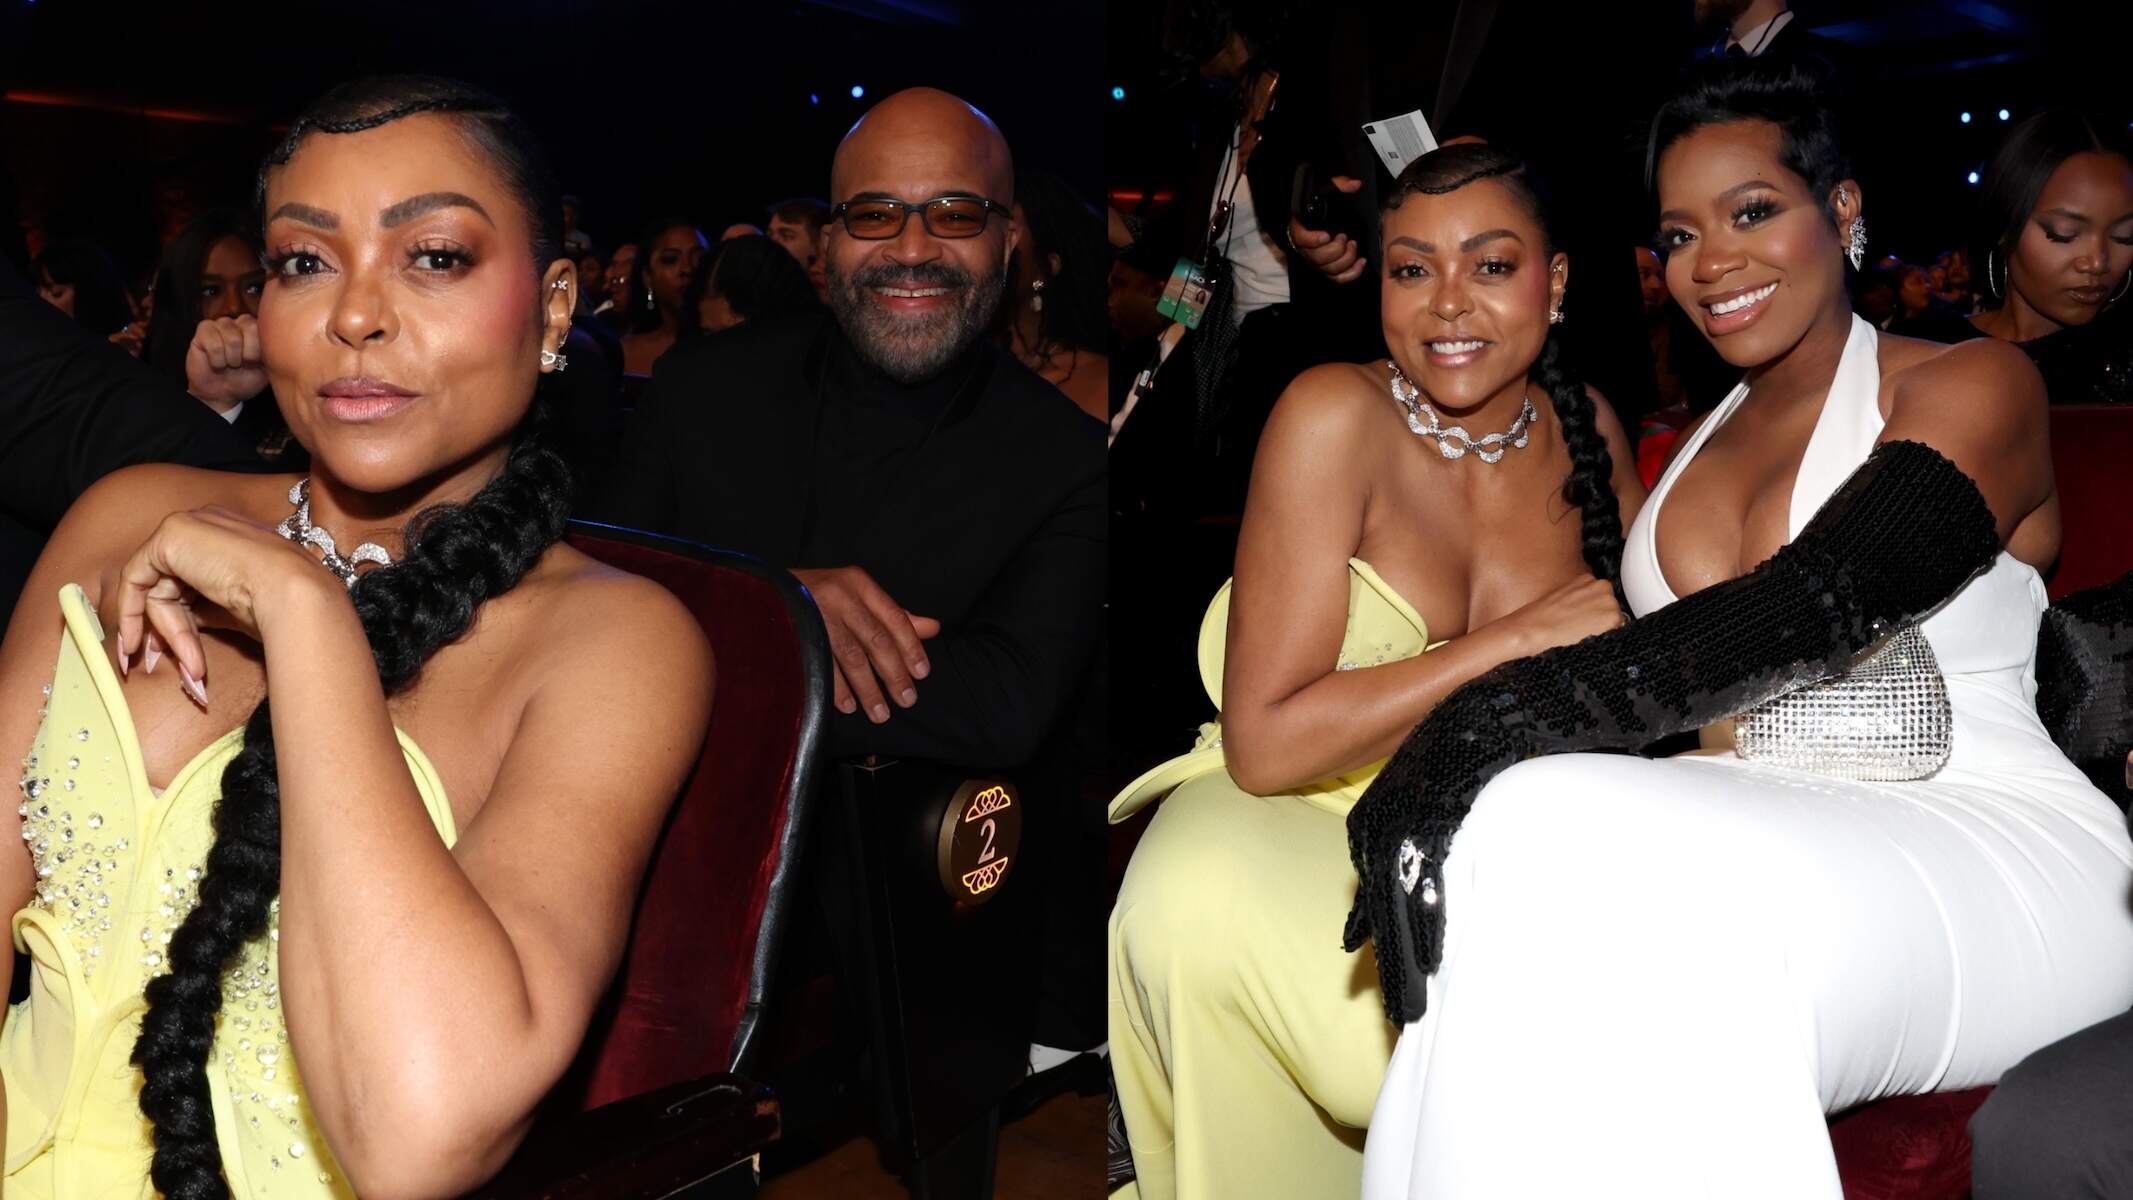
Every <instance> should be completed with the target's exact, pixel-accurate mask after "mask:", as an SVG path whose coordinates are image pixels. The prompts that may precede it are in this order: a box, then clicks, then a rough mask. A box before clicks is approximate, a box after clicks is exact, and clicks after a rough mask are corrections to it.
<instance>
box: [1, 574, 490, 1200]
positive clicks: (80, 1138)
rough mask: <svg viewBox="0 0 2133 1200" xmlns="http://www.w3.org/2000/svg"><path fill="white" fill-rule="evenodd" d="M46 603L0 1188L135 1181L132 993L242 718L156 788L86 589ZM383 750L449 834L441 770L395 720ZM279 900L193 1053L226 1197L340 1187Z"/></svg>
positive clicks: (205, 820) (197, 853) (143, 1189)
mask: <svg viewBox="0 0 2133 1200" xmlns="http://www.w3.org/2000/svg"><path fill="white" fill-rule="evenodd" d="M59 604H60V610H61V612H62V613H63V614H64V616H65V620H66V630H65V633H64V635H63V636H62V637H61V638H60V645H59V662H58V665H57V667H56V668H55V669H54V671H53V677H52V684H51V687H50V688H49V689H48V692H47V697H46V705H45V712H44V723H43V724H42V725H40V726H39V727H38V730H37V737H36V740H35V742H34V743H33V744H32V745H31V748H30V754H29V757H28V758H26V759H25V760H24V761H23V776H22V782H21V787H22V794H23V801H22V815H23V824H22V828H23V838H24V840H25V841H27V842H28V843H29V845H28V850H29V853H30V855H31V857H32V859H33V861H34V862H35V864H36V869H37V894H36V896H35V897H34V898H33V899H32V900H31V902H30V904H29V906H28V907H26V908H24V909H23V910H22V911H20V912H18V913H16V914H15V916H14V921H13V928H14V934H15V948H16V949H17V950H19V951H22V952H24V953H26V954H28V955H29V956H30V994H29V998H28V999H26V1000H24V1001H23V1002H22V1003H20V1004H17V1005H14V1006H13V1007H12V1008H10V1009H9V1010H8V1014H7V1021H6V1025H5V1027H4V1028H0V1080H4V1082H5V1086H6V1088H7V1160H6V1176H7V1182H6V1194H7V1196H8V1198H9V1200H21V1198H24V1197H30V1198H38V1200H42V1198H44V1197H59V1198H64V1200H105V1198H118V1197H126V1198H133V1197H153V1196H154V1195H155V1189H154V1187H153V1186H152V1185H151V1184H150V1183H149V1181H148V1160H149V1156H150V1154H151V1153H152V1149H153V1147H152V1143H151V1141H150V1126H149V1123H148V1120H147V1118H145V1117H143V1116H142V1115H141V1110H140V1103H139V1097H140V1085H141V1080H140V1072H139V1071H138V1070H137V1069H136V1068H135V1067H134V1066H133V1065H132V1064H131V1063H130V1062H129V1061H128V1059H129V1058H130V1056H131V1055H132V1053H133V1043H134V1038H135V1036H136V1035H137V1034H138V1033H139V1032H140V1020H141V1013H142V1011H143V1009H144V1008H145V1007H146V1003H145V1001H144V1000H143V998H142V994H141V993H142V989H143V988H144V987H146V986H147V983H148V981H149V980H150V979H152V978H154V977H155V976H157V975H159V974H161V973H163V972H164V971H165V970H167V969H168V968H167V966H166V965H165V962H164V956H163V952H164V948H165V946H166V944H167V943H168V941H169V936H170V934H171V932H172V931H173V930H175V929H176V928H177V927H178V924H179V922H181V921H182V920H184V918H185V915H186V914H187V913H188V912H190V911H191V909H192V905H193V904H194V902H195V899H196V896H197V892H198V887H199V879H200V870H201V864H202V863H203V862H204V861H205V859H206V857H207V850H208V847H209V846H210V845H211V844H212V843H213V841H214V832H213V828H212V826H211V825H210V818H211V815H212V812H213V809H214V805H215V802H216V800H217V798H218V797H219V796H220V794H221V783H222V772H223V768H224V767H226V766H228V765H229V762H230V760H231V759H233V758H235V757H236V756H237V753H238V751H239V750H240V749H241V748H242V747H243V744H244V731H243V729H242V728H241V727H240V728H238V729H235V730H232V731H230V732H229V733H227V734H225V735H223V736H222V737H220V738H218V739H216V740H215V742H214V743H213V744H211V745H209V746H208V747H207V748H206V749H204V750H202V751H201V752H200V753H199V754H198V755H196V756H195V757H194V758H193V760H192V761H191V762H189V763H187V764H186V765H185V766H184V767H183V768H182V769H181V770H180V771H179V772H178V774H177V775H176V777H174V778H173V779H172V780H171V782H170V786H169V787H168V788H167V789H165V790H164V792H163V794H162V795H160V796H158V795H156V794H155V792H154V791H153V790H152V789H151V788H150V787H149V784H148V777H147V775H146V773H145V771H144V769H143V767H142V762H141V747H140V742H139V739H138V738H137V737H136V736H135V733H134V727H133V718H132V716H131V714H130V713H129V712H128V710H127V707H126V700H125V697H124V695H123V694H122V693H121V691H120V687H119V679H118V675H117V673H116V672H115V671H114V670H113V669H112V666H111V663H110V660H109V658H108V657H107V656H106V655H105V652H104V649H103V641H104V630H103V628H102V626H101V624H100V623H99V622H98V620H97V617H96V613H95V611H94V610H93V609H91V608H90V607H89V602H88V597H87V595H86V594H85V593H83V591H82V590H81V588H79V587H77V586H74V585H72V584H69V585H68V586H67V587H65V588H64V589H62V590H61V592H60V597H59ZM400 746H401V749H402V751H403V752H404V753H405V755H406V758H407V766H408V771H409V773H410V774H411V775H412V776H413V777H414V781H415V786H416V789H417V790H418V791H419V792H420V793H421V794H422V799H423V803H424V804H425V805H426V806H427V807H428V809H429V813H430V819H431V820H432V821H433V822H434V823H435V824H436V827H437V832H438V835H439V836H440V837H442V838H443V839H444V842H445V844H446V845H451V844H452V843H453V842H454V841H455V840H456V839H457V837H458V831H457V829H456V827H455V826H454V824H453V821H452V810H451V807H450V805H448V804H447V803H446V802H445V792H444V784H443V782H442V781H441V780H440V779H439V778H438V776H437V772H436V771H435V769H434V768H432V767H431V765H430V762H429V760H428V759H427V758H426V757H424V755H423V753H422V751H421V749H420V748H419V747H417V746H416V745H415V743H414V741H413V740H412V739H410V738H409V737H408V736H407V735H406V734H405V733H402V734H400ZM279 907H280V906H279V902H277V903H276V905H275V909H274V911H273V912H272V913H270V915H269V918H268V928H267V932H266V933H265V934H263V935H262V936H261V937H260V938H258V939H257V940H256V941H254V942H253V943H252V944H250V945H248V946H246V947H245V948H244V951H243V953H242V955H241V956H240V957H239V958H238V959H237V960H236V961H235V962H233V963H232V964H231V966H230V969H229V971H228V972H227V973H226V974H225V975H224V977H223V1005H222V1014H221V1018H220V1020H219V1022H218V1023H217V1026H216V1032H215V1047H214V1051H213V1053H212V1054H211V1055H210V1056H209V1059H208V1063H207V1075H208V1081H209V1086H210V1089H211V1091H212V1093H213V1097H214V1108H215V1132H216V1141H217V1142H218V1143H219V1144H220V1146H221V1149H222V1163H223V1170H224V1173H225V1175H226V1177H227V1178H228V1180H229V1183H230V1189H231V1192H232V1193H233V1194H234V1195H238V1196H259V1197H272V1198H274V1200H297V1198H300V1197H302V1198H310V1197H324V1196H334V1197H348V1196H353V1195H354V1194H355V1193H354V1191H353V1190H352V1189H351V1188H350V1187H349V1186H348V1183H347V1181H346V1179H345V1178H344V1177H343V1176H342V1173H341V1170H340V1167H339V1165H338V1164H337V1163H335V1162H334V1159H333V1154H332V1152H331V1151H330V1150H329V1149H328V1148H327V1146H326V1140H325V1137H324V1136H323V1135H322V1134H321V1133H320V1132H319V1129H318V1126H317V1125H316V1123H315V1122H314V1121H313V1118H312V1113H311V1106H310V1103H309V1101H308V1100H307V1098H306V1097H305V1094H304V1085H303V1081H302V1079H301V1078H300V1077H299V1076H298V1074H297V1070H296V1059H295V1056H294V1055H293V1054H292V1053H291V1052H290V1049H289V1035H288V1029H287V1027H286V1025H285V1024H284V1023H283V1021H282V1015H281V1002H280V985H279V982H278V976H279V971H278V967H277V960H276V956H275V951H276V947H277V945H278V943H279V941H280V936H281V935H280V930H279V928H278V926H279V921H280V918H279Z"/></svg>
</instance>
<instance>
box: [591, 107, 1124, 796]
mask: <svg viewBox="0 0 2133 1200" xmlns="http://www.w3.org/2000/svg"><path fill="white" fill-rule="evenodd" d="M830 184H831V200H832V204H833V206H834V207H833V212H832V216H831V220H830V222H829V224H828V226H827V227H826V229H825V233H824V241H823V254H822V259H823V273H824V284H825V289H826V292H827V296H828V305H829V311H828V313H827V314H825V315H822V316H816V317H806V318H798V319H795V320H792V321H787V322H761V323H758V322H752V321H751V322H748V323H747V325H746V326H744V327H743V329H745V331H746V332H745V333H744V334H741V335H738V336H734V337H728V336H721V337H719V338H714V339H710V340H709V341H707V342H706V343H704V344H702V345H695V346H681V347H677V348H676V349H675V350H673V351H670V352H669V353H668V354H666V355H665V356H663V357H662V358H661V359H660V360H659V365H658V367H657V369H656V371H655V372H654V374H653V378H652V381H651V384H650V385H649V386H648V387H647V388H646V391H645V394H644V398H643V400H642V402H641V404H640V406H639V408H638V410H637V413H636V417H635V419H634V420H633V422H632V428H631V429H630V432H629V435H628V438H627V442H626V445H625V449H624V453H623V461H622V463H621V466H620V469H619V470H618V472H617V476H618V479H619V480H620V483H619V486H618V488H617V490H616V491H615V492H614V493H613V494H612V495H611V496H610V497H609V499H608V502H607V503H606V505H605V506H604V507H603V510H602V511H603V515H605V516H607V517H608V518H609V519H613V520H617V521H620V522H622V523H625V524H632V525H637V526H640V527H644V528H651V529H659V530H665V531H668V532H672V533H677V534H680V535H682V536H685V537H690V538H695V539H697V540H700V541H705V542H709V543H711V544H713V545H719V546H726V547H732V548H735V549H740V550H745V551H748V552H749V553H752V554H756V555H759V556H761V557H763V558H765V559H768V560H769V561H771V562H774V563H777V564H779V565H782V566H785V567H787V568H789V569H791V570H792V571H793V573H794V574H796V575H798V576H799V577H800V578H801V579H802V580H803V581H804V582H806V583H807V585H808V588H809V590H810V592H811V593H812V594H813V595H814V598H815V601H816V604H817V605H818V606H819V607H820V609H821V611H822V616H823V621H824V624H825V625H826V626H827V628H828V631H829V640H830V649H831V653H832V655H833V657H834V659H835V666H836V679H835V696H834V701H835V706H836V709H837V716H836V717H835V719H834V720H833V722H832V731H831V747H832V749H833V750H834V752H835V753H837V754H840V755H862V754H875V753H879V754H889V755H896V756H909V757H916V758H925V759H932V760H936V761H941V762H946V763H952V764H955V765H958V766H964V767H971V768H978V767H985V768H1010V767H1014V766H1017V765H1020V764H1021V763H1023V762H1025V761H1027V760H1028V759H1029V758H1030V757H1031V756H1032V755H1033V754H1034V753H1035V752H1036V750H1037V748H1038V746H1039V744H1040V743H1041V741H1042V740H1043V739H1044V737H1045V735H1046V734H1047V732H1049V731H1050V729H1051V728H1052V726H1053V724H1054V722H1055V720H1056V718H1057V717H1058V715H1059V713H1060V711H1061V709H1062V707H1063V705H1064V704H1065V702H1066V700H1067V698H1068V695H1069V693H1070V692H1071V690H1072V688H1073V686H1074V684H1075V682H1076V680H1077V678H1078V676H1079V674H1080V673H1081V672H1082V670H1083V669H1084V668H1085V666H1086V665H1087V663H1088V662H1089V660H1090V655H1091V652H1092V649H1093V647H1094V644H1095V638H1096V632H1097V627H1098V622H1099V620H1100V617H1101V612H1102V604H1103V587H1104V583H1103V576H1104V509H1103V501H1104V466H1105V464H1104V448H1103V437H1102V426H1101V425H1100V424H1099V423H1098V422H1096V421H1093V420H1091V419H1089V418H1088V417H1087V416H1085V415H1083V414H1082V413H1081V412H1080V410H1078V409H1076V408H1075V407H1074V405H1073V404H1072V403H1071V402H1069V401H1067V400H1065V399H1064V397H1063V396H1061V395H1060V394H1059V392H1058V391H1057V389H1054V388H1049V387H1047V386H1046V385H1045V384H1044V382H1043V381H1042V380H1040V379H1039V378H1038V377H1037V376H1035V375H1034V374H1032V373H1030V372H1029V371H1028V370H1026V369H1025V368H1023V367H1022V366H1021V365H1020V364H1018V363H1017V362H1015V360H1014V359H1013V357H1012V356H1011V355H1009V354H1007V353H1005V352H1004V351H1002V350H1001V349H1000V348H999V346H998V345H997V343H996V341H995V340H994V339H993V338H991V337H990V336H988V331H989V330H990V329H991V327H992V324H993V320H994V318H995V316H996V315H997V314H998V312H999V306H1000V302H1001V296H1002V293H1003V291H1004V290H1005V281H1006V278H1007V271H1008V264H1009V262H1010V260H1011V258H1012V255H1013V251H1014V240H1015V232H1014V227H1013V224H1012V222H1011V221H1010V220H1009V216H1008V214H1009V207H1010V206H1011V205H1012V203H1013V201H1014V196H1013V190H1014V160H1013V157H1012V155H1011V154H1010V153H1009V151H1008V147H1007V141H1006V139H1005V138H1003V137H1002V136H1001V135H1000V130H999V128H998V127H997V126H995V125H994V124H993V123H992V121H991V120H990V119H989V118H987V117H986V116H985V114H983V113H981V112H979V111H978V110H977V109H975V108H973V107H971V106H970V105H969V104H967V103H965V102H963V101H962V100H959V99H957V98H956V97H954V96H951V95H948V94H947V93H945V92H940V91H935V90H933V89H930V88H914V89H911V90H909V91H904V92H899V93H897V94H895V95H893V96H890V97H888V98H887V99H884V100H883V101H881V102H880V103H879V104H877V105H875V106H874V107H873V109H871V110H870V111H869V112H867V113H866V115H865V116H863V117H861V118H860V120H859V122H858V123H857V124H855V125H854V126H853V127H852V129H851V131H850V132H849V133H847V134H846V135H845V137H844V140H843V141H842V142H841V143H840V144H839V145H838V147H837V152H836V157H835V159H834V160H833V161H832V163H831V166H830Z"/></svg>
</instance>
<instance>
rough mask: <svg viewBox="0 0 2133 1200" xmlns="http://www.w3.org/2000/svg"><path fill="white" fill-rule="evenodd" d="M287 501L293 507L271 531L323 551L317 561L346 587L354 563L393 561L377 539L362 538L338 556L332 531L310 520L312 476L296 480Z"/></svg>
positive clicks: (386, 564)
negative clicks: (343, 555) (294, 507)
mask: <svg viewBox="0 0 2133 1200" xmlns="http://www.w3.org/2000/svg"><path fill="white" fill-rule="evenodd" d="M289 503H291V504H294V505H295V506H296V511H295V512H293V513H290V514H289V516H288V517H287V518H286V519H285V520H283V521H282V523H281V524H279V525H277V526H275V527H274V532H276V533H278V534H280V535H281V536H283V537H285V538H288V539H289V540H290V541H292V542H295V543H296V544H297V545H299V546H313V547H316V548H317V549H318V552H319V553H320V554H321V555H324V557H323V558H322V559H320V560H319V561H320V563H321V564H322V565H323V566H324V567H325V568H326V569H327V570H329V571H331V572H333V573H334V574H336V575H338V576H340V577H341V582H342V583H345V584H347V585H348V586H349V587H354V586H355V585H356V564H357V563H366V562H367V563H376V564H378V565H379V566H381V567H389V566H391V565H392V564H393V560H392V556H391V555H389V554H387V553H386V552H385V547H383V546H380V545H379V544H377V543H376V542H364V543H363V544H362V545H360V546H357V547H356V548H355V549H354V551H352V552H350V554H349V555H348V557H346V558H342V557H341V552H340V549H339V547H337V546H335V545H334V544H333V535H332V534H330V533H327V532H326V531H325V530H323V529H320V528H319V527H318V526H316V525H313V524H312V523H311V480H310V479H309V478H308V477H307V478H304V479H299V480H297V481H296V484H295V486H293V487H291V488H290V489H289Z"/></svg>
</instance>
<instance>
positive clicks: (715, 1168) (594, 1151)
mask: <svg viewBox="0 0 2133 1200" xmlns="http://www.w3.org/2000/svg"><path fill="white" fill-rule="evenodd" d="M778 1119H779V1114H778V1101H777V1097H775V1096H773V1095H772V1094H771V1091H770V1089H769V1088H767V1087H765V1086H764V1085H762V1084H760V1083H757V1082H755V1081H754V1080H751V1079H744V1078H742V1077H740V1076H738V1075H709V1076H706V1077H704V1078H702V1079H696V1080H690V1081H688V1082H684V1083H677V1084H675V1085H673V1086H672V1087H668V1088H663V1089H661V1090H660V1091H656V1092H647V1093H646V1094H644V1095H642V1096H632V1097H630V1098H629V1099H627V1100H617V1101H616V1102H614V1103H613V1104H609V1105H605V1106H603V1107H601V1108H596V1109H593V1110H591V1111H589V1112H582V1113H557V1114H553V1115H551V1116H548V1117H543V1118H542V1119H541V1120H540V1121H539V1122H537V1123H536V1124H535V1125H534V1128H533V1132H532V1133H531V1134H530V1135H528V1136H527V1138H526V1142H525V1144H524V1145H523V1146H521V1147H519V1152H518V1153H517V1154H516V1155H514V1156H513V1157H512V1159H511V1162H510V1163H509V1164H508V1165H506V1166H505V1168H504V1170H503V1172H502V1173H501V1174H499V1175H498V1176H497V1177H496V1178H495V1179H493V1180H490V1181H489V1182H488V1183H487V1184H486V1185H484V1186H483V1187H481V1188H480V1189H478V1190H476V1191H474V1192H472V1193H470V1194H469V1195H468V1197H467V1200H505V1198H506V1197H509V1198H511V1200H529V1198H532V1197H539V1198H541V1200H581V1198H582V1200H594V1198H598V1200H634V1198H637V1197H643V1198H644V1200H656V1198H657V1197H662V1196H670V1195H673V1194H674V1193H676V1192H678V1191H680V1190H681V1189H683V1188H687V1187H694V1186H696V1185H697V1184H699V1183H702V1182H704V1181H705V1180H709V1179H712V1178H714V1177H716V1176H718V1175H720V1174H721V1173H724V1172H729V1171H732V1172H743V1173H746V1174H748V1175H749V1176H750V1177H751V1178H752V1177H753V1175H754V1171H755V1164H754V1162H753V1159H754V1158H755V1156H756V1155H757V1154H758V1153H760V1152H761V1151H762V1150H763V1148H764V1147H765V1146H768V1145H769V1144H770V1143H771V1142H773V1141H775V1140H777V1136H778Z"/></svg>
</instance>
